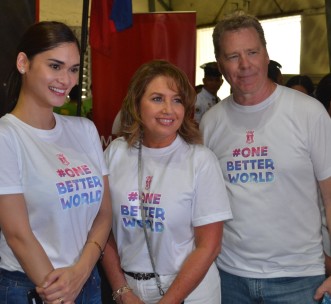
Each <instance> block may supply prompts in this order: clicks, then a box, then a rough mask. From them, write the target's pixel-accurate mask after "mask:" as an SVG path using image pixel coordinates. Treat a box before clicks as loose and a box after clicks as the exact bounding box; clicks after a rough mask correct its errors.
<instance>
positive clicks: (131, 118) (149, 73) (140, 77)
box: [119, 60, 202, 146]
mask: <svg viewBox="0 0 331 304" xmlns="http://www.w3.org/2000/svg"><path fill="white" fill-rule="evenodd" d="M158 76H165V77H168V78H170V79H171V80H173V84H174V85H175V86H176V89H177V90H178V94H179V96H180V97H181V99H182V103H183V106H184V110H185V114H184V119H183V123H182V125H181V126H180V128H179V129H178V131H177V133H178V134H179V135H180V136H181V137H182V138H183V139H184V140H185V141H186V142H187V143H189V144H201V143H202V136H201V134H200V132H199V129H198V126H197V124H196V123H195V121H194V120H193V111H194V105H195V100H196V93H195V90H194V88H193V87H192V85H191V84H190V82H189V80H188V77H187V75H186V74H185V73H184V72H183V71H182V70H181V69H179V68H178V67H176V66H175V65H173V64H171V63H170V62H168V61H165V60H153V61H150V62H147V63H145V64H143V65H142V66H141V67H140V68H139V69H138V70H137V71H136V72H135V74H134V75H133V77H132V79H131V81H130V83H129V88H128V92H127V94H126V96H125V98H124V101H123V104H122V108H121V127H120V131H119V136H123V137H124V138H125V139H126V141H127V143H128V145H129V146H137V144H138V143H139V140H140V139H141V137H142V132H143V122H142V120H141V113H140V101H141V99H142V97H143V95H144V93H145V91H146V88H147V86H148V85H149V83H150V82H151V81H152V80H153V79H154V78H156V77H158Z"/></svg>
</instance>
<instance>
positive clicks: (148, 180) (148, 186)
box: [145, 176, 153, 190]
mask: <svg viewBox="0 0 331 304" xmlns="http://www.w3.org/2000/svg"><path fill="white" fill-rule="evenodd" d="M152 179H153V176H147V177H146V185H145V190H149V189H150V187H151V183H152Z"/></svg>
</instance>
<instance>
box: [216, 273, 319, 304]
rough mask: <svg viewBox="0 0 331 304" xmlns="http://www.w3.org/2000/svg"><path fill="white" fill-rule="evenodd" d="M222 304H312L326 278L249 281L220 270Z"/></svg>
mask: <svg viewBox="0 0 331 304" xmlns="http://www.w3.org/2000/svg"><path fill="white" fill-rule="evenodd" d="M219 272H220V276H221V291H222V303H224V304H238V303H240V304H299V303H300V304H313V303H319V302H318V301H315V300H314V299H313V297H314V294H315V291H316V289H317V288H318V287H319V286H320V285H321V284H322V282H323V281H324V280H325V275H318V276H309V277H294V278H293V277H284V278H270V279H252V278H245V277H240V276H236V275H232V274H229V273H227V272H225V271H222V270H219Z"/></svg>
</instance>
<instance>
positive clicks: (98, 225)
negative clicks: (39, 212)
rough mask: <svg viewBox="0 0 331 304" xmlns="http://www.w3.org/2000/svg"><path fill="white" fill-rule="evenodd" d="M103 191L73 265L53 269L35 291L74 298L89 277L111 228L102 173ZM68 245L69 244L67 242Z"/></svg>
mask: <svg viewBox="0 0 331 304" xmlns="http://www.w3.org/2000/svg"><path fill="white" fill-rule="evenodd" d="M103 181H104V194H103V198H102V202H101V206H100V209H99V212H98V214H97V216H96V218H95V219H94V222H93V225H92V227H91V230H90V232H89V235H88V238H87V241H86V244H85V246H84V248H83V250H82V254H81V256H80V258H79V260H78V261H77V263H76V264H75V265H73V266H72V267H66V268H61V269H56V270H54V271H52V272H51V273H50V274H49V275H47V276H46V278H45V280H44V282H43V285H42V286H43V287H44V288H38V289H37V291H38V293H39V294H40V295H41V296H42V297H43V298H45V299H47V300H48V301H54V300H56V299H58V298H59V297H61V298H63V299H65V300H66V301H69V300H70V301H74V299H75V298H76V297H77V295H78V294H79V292H80V291H81V289H82V287H83V285H84V283H85V282H86V280H87V279H88V278H89V276H90V274H91V271H92V270H93V268H94V266H95V264H96V262H97V261H98V259H99V257H100V254H101V251H100V248H99V246H100V247H101V249H102V250H103V249H104V247H105V244H106V242H107V238H108V236H109V232H110V229H111V216H112V215H111V203H110V192H109V183H108V177H107V176H104V178H103ZM68 246H70V244H68Z"/></svg>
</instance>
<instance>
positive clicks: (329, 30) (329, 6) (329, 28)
mask: <svg viewBox="0 0 331 304" xmlns="http://www.w3.org/2000/svg"><path fill="white" fill-rule="evenodd" d="M325 17H326V34H327V39H328V52H329V71H331V0H325Z"/></svg>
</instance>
